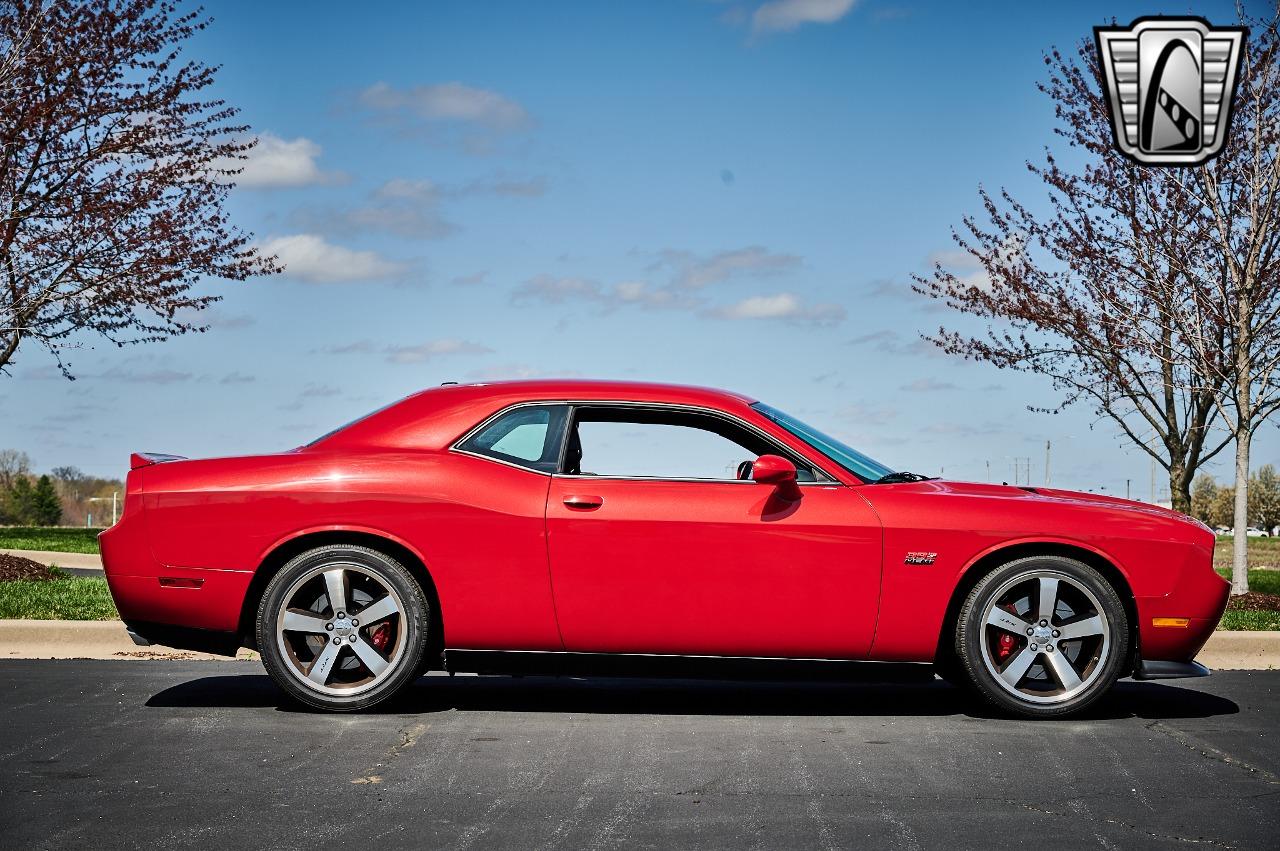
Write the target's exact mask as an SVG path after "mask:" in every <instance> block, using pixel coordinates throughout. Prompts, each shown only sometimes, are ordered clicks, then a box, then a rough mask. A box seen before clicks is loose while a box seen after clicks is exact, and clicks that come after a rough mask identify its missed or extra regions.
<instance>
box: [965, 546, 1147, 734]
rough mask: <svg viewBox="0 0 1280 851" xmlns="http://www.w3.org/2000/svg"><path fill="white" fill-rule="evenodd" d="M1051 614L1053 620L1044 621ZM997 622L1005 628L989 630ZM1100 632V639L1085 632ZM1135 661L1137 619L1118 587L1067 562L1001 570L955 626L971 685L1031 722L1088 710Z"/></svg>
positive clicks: (1056, 559) (1047, 560)
mask: <svg viewBox="0 0 1280 851" xmlns="http://www.w3.org/2000/svg"><path fill="white" fill-rule="evenodd" d="M1063 580H1065V582H1064V581H1063ZM1042 583H1044V587H1045V588H1046V589H1048V590H1046V591H1045V592H1044V593H1045V595H1046V598H1047V596H1048V595H1049V594H1050V593H1052V594H1053V600H1052V602H1049V603H1048V605H1047V607H1046V606H1045V604H1043V603H1041V602H1040V601H1039V594H1040V590H1039V589H1040V588H1041V585H1042ZM1001 601H1004V602H1001ZM1024 603H1025V604H1027V607H1026V609H1025V610H1023V609H1021V608H1019V607H1020V606H1022V605H1023V604H1024ZM1046 608H1047V610H1048V611H1049V612H1050V614H1049V616H1048V617H1041V616H1040V615H1042V614H1044V610H1045V609H1046ZM1005 613H1007V614H1009V615H1010V617H1008V618H1005V617H1004V614H1005ZM989 617H990V618H992V619H995V620H999V621H1000V623H999V624H998V625H997V624H988V618H989ZM1042 623H1047V626H1043V625H1042ZM1093 629H1097V630H1098V632H1097V634H1096V635H1095V634H1092V633H1090V634H1083V633H1085V632H1086V631H1088V630H1093ZM1023 633H1026V634H1023ZM1077 633H1081V635H1079V636H1078V637H1077V635H1076V634H1077ZM1068 636H1070V637H1068ZM1037 642H1038V643H1037ZM1055 642H1056V644H1055ZM1055 654H1056V656H1055ZM1129 655H1130V625H1129V619H1128V616H1127V614H1126V613H1125V608H1124V604H1123V603H1122V602H1121V600H1120V597H1119V595H1118V594H1117V593H1116V590H1115V588H1114V587H1112V585H1111V583H1110V582H1108V581H1107V580H1106V579H1105V578H1104V577H1103V576H1102V574H1100V573H1099V572H1098V571H1097V570H1095V569H1093V568H1092V567H1090V566H1089V565H1087V564H1084V563H1082V562H1078V561H1075V560H1074V559H1069V558H1064V557H1062V556H1030V557H1027V558H1020V559H1017V560H1015V561H1011V562H1009V563H1008V564H1005V565H1002V566H1000V567H998V568H996V569H995V570H993V571H992V572H991V573H989V574H987V575H986V576H984V577H983V578H982V579H981V580H979V582H978V584H977V585H976V586H974V588H973V590H972V591H971V592H969V596H968V597H967V598H966V599H965V602H964V605H963V606H961V608H960V613H959V616H958V617H957V619H956V624H955V657H956V659H957V661H958V663H959V666H960V668H961V669H962V670H963V673H964V678H965V680H967V682H968V684H969V685H970V686H971V687H972V688H973V690H974V691H975V692H977V693H978V694H979V695H980V696H981V697H982V698H983V699H984V700H986V701H987V702H988V703H990V704H991V705H993V706H995V707H997V708H998V709H1000V710H1002V711H1004V712H1008V713H1011V714H1014V715H1019V716H1022V717H1024V718H1060V717H1063V716H1067V715H1071V714H1074V713H1077V712H1080V711H1081V710H1083V709H1084V708H1085V707H1087V706H1089V705H1090V704H1092V703H1093V702H1094V701H1096V700H1098V699H1099V698H1100V697H1102V695H1104V694H1106V692H1107V691H1108V690H1109V689H1110V688H1111V686H1112V685H1113V684H1114V683H1115V681H1116V680H1117V679H1119V678H1120V677H1121V676H1122V675H1123V674H1124V673H1125V667H1126V664H1127V662H1128V660H1129ZM1028 656H1030V657H1031V661H1030V662H1027V658H1028ZM1024 664H1029V667H1023V665H1024ZM1037 666H1038V667H1037ZM1064 666H1065V667H1064ZM1072 677H1075V678H1077V679H1078V681H1079V682H1078V684H1073V683H1074V681H1073V680H1072ZM1011 680H1012V682H1010V681H1011Z"/></svg>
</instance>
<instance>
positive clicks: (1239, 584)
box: [1231, 427, 1250, 594]
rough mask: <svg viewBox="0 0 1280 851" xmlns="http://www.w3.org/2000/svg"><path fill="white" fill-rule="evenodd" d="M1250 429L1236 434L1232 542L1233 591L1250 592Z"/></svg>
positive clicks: (1236, 592) (1234, 592)
mask: <svg viewBox="0 0 1280 851" xmlns="http://www.w3.org/2000/svg"><path fill="white" fill-rule="evenodd" d="M1249 439H1250V433H1249V429H1248V428H1247V427H1246V428H1243V429H1241V430H1240V433H1239V434H1237V435H1236V512H1235V521H1236V522H1235V527H1236V531H1235V540H1234V541H1232V542H1231V593H1232V594H1248V593H1249Z"/></svg>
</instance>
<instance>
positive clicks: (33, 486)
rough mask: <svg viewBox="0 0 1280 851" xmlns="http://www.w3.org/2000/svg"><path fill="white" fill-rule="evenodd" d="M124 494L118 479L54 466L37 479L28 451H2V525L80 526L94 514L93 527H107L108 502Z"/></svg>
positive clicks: (0, 503)
mask: <svg viewBox="0 0 1280 851" xmlns="http://www.w3.org/2000/svg"><path fill="white" fill-rule="evenodd" d="M123 491H124V486H123V484H122V483H121V482H120V481H119V480H116V479H100V478H97V477H94V476H87V475H85V474H84V473H82V472H80V470H78V469H76V468H75V467H54V468H53V470H51V471H50V472H49V473H47V474H44V475H39V476H37V475H35V474H34V473H32V471H31V459H30V457H28V455H27V454H26V453H25V452H19V451H17V450H15V449H0V525H14V526H58V525H73V526H80V525H84V524H85V523H86V522H87V521H88V520H89V519H90V515H92V516H94V517H95V518H97V522H96V523H95V524H94V525H97V526H105V525H107V524H108V523H110V517H111V508H110V504H109V502H108V500H110V499H111V498H112V495H113V493H118V494H119V495H120V499H121V500H123V499H124V492H123ZM93 500H100V502H97V503H95V502H94V501H93ZM121 507H123V504H122V506H121Z"/></svg>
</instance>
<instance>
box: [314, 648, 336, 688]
mask: <svg viewBox="0 0 1280 851" xmlns="http://www.w3.org/2000/svg"><path fill="white" fill-rule="evenodd" d="M341 649H342V647H341V645H338V644H336V643H334V642H332V641H331V642H329V643H328V644H326V645H325V646H324V649H323V650H321V651H320V653H319V654H318V655H317V656H316V658H315V661H314V662H312V663H311V668H310V669H309V670H308V671H307V679H309V680H311V682H313V683H315V684H316V685H318V686H322V685H324V684H326V683H327V682H329V674H330V673H331V672H332V671H333V666H334V663H335V662H337V661H338V653H339V651H341Z"/></svg>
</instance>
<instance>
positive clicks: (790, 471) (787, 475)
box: [751, 455, 800, 500]
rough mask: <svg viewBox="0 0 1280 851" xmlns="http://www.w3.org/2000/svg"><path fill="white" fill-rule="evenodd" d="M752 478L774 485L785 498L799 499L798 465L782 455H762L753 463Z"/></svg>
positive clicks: (764, 483)
mask: <svg viewBox="0 0 1280 851" xmlns="http://www.w3.org/2000/svg"><path fill="white" fill-rule="evenodd" d="M751 478H752V479H753V480H754V481H757V482H759V483H760V484H762V485H773V486H774V487H776V488H777V489H778V495H779V496H781V497H783V498H785V499H793V500H794V499H799V498H800V488H799V486H798V485H796V465H795V464H792V463H791V462H790V461H788V460H787V459H786V458H783V457H782V456H781V455H761V456H760V457H759V458H757V459H756V460H755V463H754V464H752V465H751Z"/></svg>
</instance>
